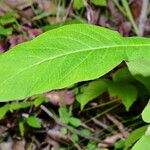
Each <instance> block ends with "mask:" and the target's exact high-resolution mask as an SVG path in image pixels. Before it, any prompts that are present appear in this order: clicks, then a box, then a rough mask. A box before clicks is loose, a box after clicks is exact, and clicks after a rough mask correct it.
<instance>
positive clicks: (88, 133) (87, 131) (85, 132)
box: [81, 129, 91, 136]
mask: <svg viewBox="0 0 150 150" xmlns="http://www.w3.org/2000/svg"><path fill="white" fill-rule="evenodd" d="M81 133H82V134H84V135H86V136H91V132H90V131H89V130H88V129H82V130H81Z"/></svg>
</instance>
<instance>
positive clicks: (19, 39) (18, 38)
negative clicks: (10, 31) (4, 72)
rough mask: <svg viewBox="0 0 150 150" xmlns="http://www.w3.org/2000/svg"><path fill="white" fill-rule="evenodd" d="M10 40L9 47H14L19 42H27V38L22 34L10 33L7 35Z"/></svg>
mask: <svg viewBox="0 0 150 150" xmlns="http://www.w3.org/2000/svg"><path fill="white" fill-rule="evenodd" d="M7 39H8V42H9V43H10V46H9V49H11V48H13V47H14V46H16V45H17V44H20V43H23V42H25V41H26V40H25V38H23V36H22V35H10V36H8V37H7Z"/></svg>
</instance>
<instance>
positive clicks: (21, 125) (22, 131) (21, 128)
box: [19, 121, 25, 136]
mask: <svg viewBox="0 0 150 150" xmlns="http://www.w3.org/2000/svg"><path fill="white" fill-rule="evenodd" d="M19 131H20V134H21V136H24V133H25V128H24V122H23V121H20V122H19Z"/></svg>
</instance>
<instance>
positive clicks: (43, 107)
mask: <svg viewBox="0 0 150 150" xmlns="http://www.w3.org/2000/svg"><path fill="white" fill-rule="evenodd" d="M40 108H41V109H42V110H43V111H44V112H45V113H46V114H47V115H48V116H50V117H51V118H52V119H54V120H55V122H56V123H57V124H59V125H61V126H64V127H66V128H67V129H68V130H69V131H71V132H72V133H76V134H77V135H79V136H80V137H83V138H85V139H88V140H91V141H98V139H96V138H94V137H90V136H87V135H84V134H82V133H81V132H80V131H78V130H77V129H75V128H73V127H71V126H68V125H66V124H64V123H63V122H61V121H60V120H59V118H57V116H55V115H54V114H52V113H51V112H50V110H48V109H47V108H46V107H45V106H44V105H41V106H40Z"/></svg>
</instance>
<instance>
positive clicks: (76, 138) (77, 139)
mask: <svg viewBox="0 0 150 150" xmlns="http://www.w3.org/2000/svg"><path fill="white" fill-rule="evenodd" d="M71 139H72V140H73V141H75V142H78V141H79V137H78V135H77V134H75V133H73V134H72V135H71Z"/></svg>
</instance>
